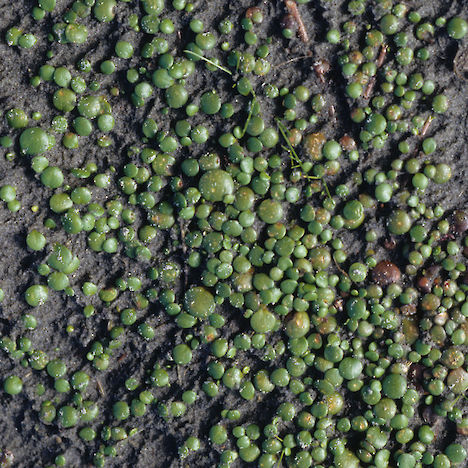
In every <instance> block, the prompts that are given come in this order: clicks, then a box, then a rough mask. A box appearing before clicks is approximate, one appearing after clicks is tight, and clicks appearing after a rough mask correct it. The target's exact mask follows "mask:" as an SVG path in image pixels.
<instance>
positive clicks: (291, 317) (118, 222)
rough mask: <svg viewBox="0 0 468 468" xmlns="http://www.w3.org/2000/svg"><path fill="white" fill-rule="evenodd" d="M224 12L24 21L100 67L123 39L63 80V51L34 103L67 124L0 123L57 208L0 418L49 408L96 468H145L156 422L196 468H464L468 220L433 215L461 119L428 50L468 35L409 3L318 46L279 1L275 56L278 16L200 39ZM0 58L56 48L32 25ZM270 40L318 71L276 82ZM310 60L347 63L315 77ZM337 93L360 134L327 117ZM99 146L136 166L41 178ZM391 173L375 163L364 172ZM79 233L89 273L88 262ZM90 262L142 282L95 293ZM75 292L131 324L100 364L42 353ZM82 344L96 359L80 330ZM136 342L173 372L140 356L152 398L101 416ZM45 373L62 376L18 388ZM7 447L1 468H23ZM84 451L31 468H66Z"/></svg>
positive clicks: (180, 2)
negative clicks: (126, 125)
mask: <svg viewBox="0 0 468 468" xmlns="http://www.w3.org/2000/svg"><path fill="white" fill-rule="evenodd" d="M206 3H207V4H208V6H207V5H205V2H199V1H194V2H193V3H191V2H190V1H186V0H173V1H169V0H142V1H141V6H139V5H136V4H135V2H128V3H127V0H122V1H120V2H117V1H116V0H76V1H74V2H72V3H71V4H70V7H69V8H68V9H65V10H64V12H63V14H62V15H54V11H55V9H56V5H55V0H37V5H36V6H34V7H33V8H32V11H31V15H32V17H33V18H34V20H35V21H37V25H38V27H42V26H41V25H43V24H45V23H44V21H45V19H47V18H49V21H50V18H53V27H52V29H51V31H50V32H49V35H48V41H50V44H51V45H54V47H64V48H66V47H79V46H81V45H83V46H84V47H85V46H86V41H87V40H88V34H89V32H88V28H87V27H86V25H85V24H88V25H93V27H94V28H97V29H96V30H98V27H99V25H100V24H106V23H111V22H117V21H120V20H121V18H124V19H125V21H127V22H128V24H121V25H120V26H121V27H122V28H123V30H125V28H126V30H127V31H128V34H124V35H123V36H122V37H121V38H120V39H119V40H118V41H116V42H115V44H113V46H112V48H111V50H110V52H109V54H110V55H109V56H108V57H107V58H106V59H105V60H103V61H100V62H93V61H92V59H90V58H88V57H87V56H86V54H84V55H83V56H82V58H80V59H79V60H78V62H77V63H66V64H57V63H56V62H55V61H54V53H53V52H52V48H51V49H50V50H49V52H47V54H46V57H45V59H46V60H45V61H44V63H43V64H42V65H41V66H40V67H39V68H38V69H37V70H33V72H32V74H31V76H30V84H31V86H32V87H34V88H35V89H37V92H46V91H45V90H47V92H49V94H50V96H49V102H50V106H51V109H53V115H54V116H53V118H52V119H51V120H50V119H49V120H47V119H45V118H44V117H43V116H42V114H41V112H40V111H37V110H35V111H34V110H26V109H25V108H26V107H27V105H26V103H21V102H20V101H18V107H16V108H12V109H2V118H3V119H4V120H5V122H6V124H7V126H8V128H9V130H8V131H7V132H5V133H4V134H3V135H0V144H1V147H2V148H3V155H4V157H5V159H6V161H7V164H11V165H12V166H11V167H12V168H14V167H15V166H14V164H20V165H23V166H25V167H26V168H27V169H28V171H29V172H28V173H29V174H30V175H31V177H33V178H36V179H37V183H39V184H41V185H43V186H44V187H45V188H47V189H48V190H47V194H48V197H49V198H48V200H47V206H48V208H47V213H46V214H45V215H44V222H43V226H42V228H41V229H29V230H28V233H27V235H26V236H25V238H24V240H23V244H24V248H25V249H27V250H28V251H29V252H36V253H37V256H35V257H34V258H36V259H38V260H37V262H36V263H34V264H33V265H31V269H32V270H34V272H35V276H34V277H35V281H34V282H33V283H31V284H25V285H24V291H25V292H24V296H23V297H21V298H18V300H21V301H23V302H24V306H25V307H24V308H25V313H24V314H23V315H22V317H21V320H20V321H19V322H15V323H16V325H15V327H10V328H8V327H4V328H3V332H4V334H3V336H1V337H0V347H1V350H2V351H1V352H2V353H3V358H2V359H8V358H9V359H11V362H12V367H11V368H12V371H11V373H10V374H8V375H2V376H1V378H2V381H3V390H4V392H3V395H2V396H1V399H2V402H7V406H6V408H8V402H9V401H10V400H11V399H14V398H18V395H20V394H23V393H24V387H25V386H27V385H32V386H34V392H33V394H34V399H35V400H36V401H38V402H39V405H36V407H38V408H40V409H39V411H38V412H37V416H36V418H37V421H38V422H40V424H45V425H54V426H57V427H58V428H59V429H60V433H61V432H62V431H63V433H64V434H70V433H71V432H75V433H76V434H77V436H78V437H79V438H80V439H81V440H82V441H83V442H84V443H85V444H86V446H87V449H86V450H85V451H83V453H82V457H83V464H82V465H81V466H85V464H86V463H89V462H91V463H94V465H95V466H97V467H102V466H104V465H105V464H106V461H107V462H112V463H111V465H112V466H136V465H135V464H134V462H132V460H131V459H125V458H122V457H121V456H120V455H119V453H120V452H121V449H124V447H123V446H124V445H125V444H126V443H127V442H126V440H127V439H130V438H135V439H136V440H137V441H138V442H137V445H139V446H140V447H144V444H145V437H146V436H145V437H142V434H148V433H151V430H152V429H151V427H152V421H154V420H156V419H157V420H160V421H164V424H165V427H166V432H167V433H168V434H172V435H171V437H173V438H174V439H175V441H176V444H177V447H178V448H177V450H174V451H173V453H171V452H169V448H168V449H167V450H168V452H167V453H165V454H164V457H165V459H166V460H172V461H173V462H174V463H176V464H177V463H180V466H200V467H201V466H216V465H217V466H218V467H219V468H226V467H229V466H233V467H234V466H247V465H249V464H252V466H258V467H262V468H268V467H269V468H275V467H281V466H288V467H291V468H293V467H294V468H308V467H315V468H325V467H332V466H333V467H335V468H357V467H360V466H362V467H364V466H370V467H375V468H385V467H398V468H422V467H425V466H428V467H434V468H449V467H462V466H466V465H465V463H466V456H467V452H466V436H467V435H468V414H466V408H467V405H466V403H465V400H466V398H467V397H466V392H467V390H468V371H467V365H468V361H467V359H466V355H467V350H468V347H467V345H468V298H467V294H468V271H467V270H466V258H467V257H468V211H464V210H463V207H455V208H454V207H453V205H451V210H450V211H445V208H444V201H443V200H442V201H441V202H440V203H431V194H434V193H437V192H438V191H440V190H446V189H445V188H444V185H442V184H447V183H450V181H451V178H452V177H453V176H454V174H452V169H451V167H450V164H448V163H447V160H446V159H444V158H443V154H444V148H441V147H440V142H439V141H438V135H437V132H436V131H435V129H437V128H440V126H441V122H443V119H444V118H445V115H446V113H447V112H448V111H449V109H450V106H451V103H450V100H449V98H448V97H447V94H446V90H444V89H443V88H441V86H440V85H439V83H438V82H437V80H433V79H429V78H428V77H426V76H425V70H426V66H425V62H426V61H427V60H429V59H431V57H432V55H433V54H437V53H439V52H440V51H438V49H437V42H436V41H435V38H438V37H445V38H448V41H449V43H450V44H454V43H458V44H459V46H460V47H462V45H463V41H464V40H466V37H468V35H467V33H468V24H467V22H466V21H465V19H463V17H462V16H452V17H447V18H445V17H436V18H429V17H424V16H423V15H422V14H420V13H419V12H418V10H413V9H411V8H410V7H408V6H407V5H406V3H407V2H403V3H396V2H392V0H377V1H375V2H368V1H366V0H351V1H349V2H345V3H344V8H345V11H344V13H343V18H344V19H345V21H343V22H342V23H341V24H335V25H332V26H333V27H332V26H330V27H329V29H328V31H326V32H325V34H324V35H321V34H320V33H317V29H314V31H315V32H316V37H314V33H313V32H312V31H311V30H310V27H309V28H308V24H309V23H308V21H306V20H303V17H306V16H307V15H306V12H307V11H308V9H309V10H310V9H311V8H316V9H318V10H319V11H321V12H322V13H323V12H326V10H327V8H331V6H330V5H331V4H330V2H328V1H327V0H322V1H321V2H317V4H318V5H315V6H312V2H309V0H301V1H300V0H297V1H296V2H294V1H292V0H288V1H284V2H283V1H279V0H278V2H277V3H278V11H280V12H281V16H280V17H276V18H271V17H268V21H272V22H273V23H274V28H273V29H274V31H275V33H274V34H272V35H270V36H267V35H266V33H265V29H264V28H263V27H261V26H262V23H264V22H265V21H267V16H266V12H267V11H269V10H267V9H266V7H265V5H264V3H262V2H260V4H259V5H258V6H255V5H253V6H251V7H250V8H248V9H246V10H243V11H241V12H239V11H235V10H233V13H231V15H230V16H227V17H224V18H222V19H221V20H220V21H219V23H217V24H204V23H203V21H202V20H201V19H200V17H201V14H202V12H203V9H204V8H210V7H209V2H206ZM12 8H13V6H12ZM123 11H125V12H126V14H125V15H123V14H120V13H122V12H123ZM129 12H130V13H129ZM51 15H54V16H51ZM174 15H176V16H177V15H179V16H180V17H181V18H183V21H182V24H183V28H184V29H183V33H182V34H181V31H180V30H179V29H178V27H177V24H178V23H177V22H176V21H172V20H171V18H174V17H175V16H174ZM369 15H370V16H369ZM369 18H372V20H371V21H370V22H369V23H368V21H369ZM309 26H310V24H309ZM308 29H309V30H308ZM269 31H271V28H269ZM134 38H138V39H134ZM239 38H241V39H239ZM103 39H105V38H103ZM4 40H5V42H6V43H7V44H8V45H9V46H10V47H12V48H18V51H19V53H21V49H30V48H35V47H37V46H38V40H37V38H36V37H35V36H34V34H32V33H31V32H28V31H22V30H21V28H20V27H19V26H18V27H17V26H13V25H12V26H11V27H10V28H9V29H8V30H7V32H6V35H5V38H4ZM278 43H279V44H281V45H282V46H281V47H282V48H283V49H284V48H286V47H288V46H289V45H291V44H296V46H297V47H303V49H304V48H305V49H304V50H307V51H309V53H308V55H307V54H306V55H296V56H294V55H293V56H291V55H289V56H287V57H286V60H284V61H282V59H280V58H279V57H274V54H273V53H272V50H273V51H274V50H277V49H276V48H275V45H277V44H278ZM314 43H322V44H323V43H325V44H327V47H328V50H329V56H328V57H317V56H314ZM356 44H359V47H356ZM280 62H281V63H280ZM288 67H290V68H291V69H295V68H301V67H307V68H308V69H309V70H310V75H311V76H312V78H313V81H314V83H315V85H314V86H313V87H311V86H309V85H307V84H306V83H301V82H298V83H294V82H291V83H285V82H282V83H279V84H278V83H277V82H275V76H276V72H277V71H279V70H284V69H287V68H288ZM200 74H203V75H204V76H205V77H206V79H205V81H204V84H203V85H201V84H200V82H199V81H195V80H194V79H193V78H194V76H195V75H200ZM102 83H104V84H102ZM309 83H310V80H309ZM331 83H333V84H331ZM289 86H290V87H289ZM329 86H334V88H333V92H334V93H335V94H337V95H338V100H340V101H341V102H342V106H341V107H340V110H339V112H348V113H347V114H346V115H336V114H337V112H338V109H335V108H334V106H333V105H332V104H331V103H330V102H328V97H327V96H328V94H327V90H329ZM226 89H228V92H227V93H226ZM317 89H318V90H320V89H323V92H315V91H316V90H317ZM460 99H462V98H460ZM119 100H125V101H126V102H127V105H128V106H129V107H130V108H131V109H133V111H134V112H137V110H138V108H141V107H145V106H148V105H150V107H149V109H152V112H151V113H150V114H149V115H148V116H147V117H146V118H144V119H142V121H139V122H136V123H135V129H126V131H134V143H133V144H131V145H129V146H127V147H119V146H118V145H116V143H115V141H114V133H113V132H114V131H115V127H114V126H115V125H116V124H117V123H118V122H119V118H120V116H119V114H118V113H117V112H113V107H114V108H115V105H114V103H116V102H118V101H119ZM21 104H23V105H21ZM29 105H31V103H29ZM151 106H152V107H151ZM272 109H273V112H272ZM346 109H347V111H346ZM333 120H336V121H337V124H336V125H335V126H331V125H329V123H330V121H333ZM343 122H345V123H343ZM344 129H345V130H344ZM88 139H92V140H93V141H94V142H95V145H96V147H97V149H96V154H97V155H99V154H100V153H99V151H101V150H102V151H103V150H105V149H106V148H109V147H111V148H113V151H114V152H116V153H118V154H119V155H121V158H120V160H121V162H122V163H121V165H120V166H118V167H114V166H109V167H103V166H102V164H101V162H100V161H99V160H97V159H94V156H93V155H91V154H90V155H88V157H85V158H84V159H83V160H84V164H83V165H82V166H81V167H76V168H71V169H69V168H66V167H59V166H56V165H53V164H52V163H50V162H49V158H48V153H49V152H51V151H54V150H56V149H57V148H60V147H61V148H62V151H64V152H66V151H72V152H80V148H81V146H80V145H82V142H84V141H87V140H88ZM373 153H377V154H379V155H381V157H380V159H379V161H380V162H379V164H378V165H376V164H371V165H366V161H365V160H366V158H368V157H369V155H372V154H373ZM464 157H465V158H466V154H465V155H464ZM18 161H21V162H20V163H19V162H18ZM374 161H375V160H374ZM443 161H445V162H443ZM23 189H24V190H25V188H24V187H21V186H17V187H15V186H13V185H11V184H3V185H2V184H0V199H1V200H2V201H3V202H4V203H3V204H2V205H1V207H0V209H1V210H3V211H4V212H6V211H7V210H9V211H10V212H11V215H9V216H17V215H18V213H21V211H22V210H23V211H26V210H31V211H32V212H33V213H37V214H38V215H39V214H40V213H39V212H40V210H41V209H42V208H39V205H33V206H22V203H21V199H22V190H23ZM96 193H108V196H107V197H106V199H107V201H105V202H104V203H102V202H100V201H99V200H102V199H103V198H102V197H100V198H99V199H96ZM426 194H429V196H427V195H426ZM465 198H466V197H465ZM456 208H459V209H456ZM57 232H65V233H66V239H67V241H66V242H56V241H55V240H54V236H55V233H57ZM75 236H83V238H85V239H86V242H87V250H86V251H85V252H78V253H77V252H74V251H73V250H74V249H73V245H74V239H75V238H76V237H75ZM95 255H99V256H102V257H103V258H105V257H110V256H115V255H117V256H123V257H128V260H127V261H129V262H131V263H132V264H136V265H140V266H143V267H144V271H146V274H145V275H142V276H138V275H133V274H130V273H129V274H123V275H121V276H119V277H118V278H117V279H116V280H112V281H111V282H110V283H107V284H102V283H100V282H99V283H98V284H96V283H95V282H93V279H92V278H93V272H91V271H89V272H86V271H83V267H82V266H80V263H81V262H82V260H83V256H91V257H92V256H95ZM80 257H81V258H80ZM142 271H143V270H142ZM108 277H109V278H114V277H115V273H114V274H113V273H112V272H108ZM78 278H88V279H87V280H83V281H81V280H78ZM1 286H2V285H1V279H0V288H1ZM124 293H125V295H126V296H125V300H124V301H123V302H122V301H120V302H119V299H120V296H121V295H123V294H124ZM4 295H5V293H4V292H3V291H2V290H1V289H0V299H2V300H3V299H4ZM59 295H65V296H68V297H69V298H71V299H72V300H75V305H76V309H77V310H78V309H79V310H80V316H81V318H80V321H81V322H80V321H78V322H76V323H83V324H84V323H85V322H86V320H90V319H91V317H93V319H96V316H99V314H100V313H101V312H102V311H103V310H104V309H107V310H112V311H113V312H114V315H115V320H114V321H113V322H109V323H108V324H107V326H106V330H107V332H105V333H100V334H97V336H96V339H95V340H94V341H92V342H91V343H89V344H87V345H86V346H83V350H82V351H83V355H85V356H86V360H87V361H89V365H87V366H86V367H83V368H80V367H73V368H70V367H69V366H68V365H67V356H66V355H61V354H60V350H53V349H39V348H37V347H36V346H35V343H34V341H33V340H32V339H31V338H30V335H29V332H30V331H32V330H36V329H40V327H41V318H40V316H41V313H40V311H41V309H45V308H47V307H52V308H53V307H54V305H53V302H52V301H51V299H52V298H53V297H58V296H59ZM125 301H126V303H125ZM117 302H118V304H119V305H118V306H117V305H115V304H116V303H117ZM122 303H125V306H124V307H123V306H122V305H121V304H122ZM51 304H52V305H51ZM0 310H1V308H0ZM7 312H8V311H6V310H3V311H2V314H3V316H7V315H8V313H7ZM18 327H19V328H18ZM161 327H165V328H164V330H166V331H165V332H164V334H163V336H161ZM167 330H172V332H171V333H167ZM64 332H65V337H64V340H67V339H68V336H71V337H78V339H79V334H80V330H79V326H76V325H75V326H73V325H70V324H64ZM128 340H131V341H132V342H133V343H136V346H138V345H139V344H140V346H141V345H142V344H143V343H147V344H148V346H147V347H146V348H143V347H142V349H148V350H150V349H151V350H155V349H158V347H159V348H160V347H161V343H164V349H168V350H169V351H168V352H167V353H166V352H162V351H161V353H160V354H159V355H158V354H156V356H157V358H156V360H154V356H155V354H154V353H153V352H149V353H148V356H145V354H144V353H143V352H141V353H140V354H139V355H138V356H137V359H140V360H143V362H144V363H145V366H146V373H145V374H144V375H143V376H134V375H131V374H129V375H127V374H125V373H126V372H128V369H130V366H128V367H127V366H126V365H122V368H121V369H120V372H121V375H122V376H123V377H124V379H122V382H124V384H123V385H122V388H121V389H120V391H117V390H116V389H115V388H114V389H113V390H112V392H111V393H109V392H108V391H106V388H105V387H103V384H102V383H101V382H102V381H104V380H105V375H106V371H108V369H111V368H112V369H116V368H118V366H119V361H120V359H122V353H121V351H120V349H121V348H122V346H123V345H124V344H125V342H126V341H128ZM167 340H172V341H171V342H169V343H167ZM151 343H157V344H156V345H154V346H153V347H151V346H152V345H151ZM7 356H8V358H7ZM124 357H125V356H124ZM184 369H192V370H191V371H190V372H189V375H191V376H192V377H190V378H189V379H187V380H185V379H184V377H183V375H184V374H185V370H184ZM27 373H28V375H32V376H36V375H37V376H41V375H42V376H45V375H47V376H48V377H47V378H45V379H44V378H43V377H41V378H40V379H38V380H36V381H35V380H34V378H33V377H29V378H28V379H27V381H25V382H23V379H22V378H21V376H24V375H25V374H27ZM181 375H182V377H181ZM38 382H39V383H38ZM49 388H53V389H54V391H55V396H54V397H53V398H51V399H47V398H46V397H45V396H44V395H45V394H46V393H47V390H48V389H49ZM91 389H92V390H93V391H92V392H90V390H91ZM96 389H97V391H96ZM30 394H31V393H30ZM47 394H48V395H50V393H47ZM91 395H93V396H94V397H91ZM114 395H120V397H119V398H118V399H117V398H115V397H114ZM202 402H203V403H202ZM197 406H200V407H201V408H207V407H210V408H211V409H210V412H209V414H208V413H206V414H205V410H204V409H203V410H202V409H197ZM31 411H32V410H31ZM187 414H190V415H191V416H190V417H189V418H186V419H185V420H184V419H183V418H184V417H186V416H187ZM178 418H182V419H181V421H184V422H183V424H181V423H179V422H178V421H177V419H178ZM194 418H195V419H199V420H201V425H200V428H201V429H200V430H197V429H196V428H195V427H192V426H191V422H192V420H193V419H194ZM141 421H144V423H142V422H141ZM159 427H160V426H159ZM171 427H174V428H177V430H176V431H175V432H171V431H172V429H171ZM163 436H164V434H163V435H162V437H163ZM442 436H443V437H444V438H443V439H441V437H442ZM69 437H70V436H69ZM138 437H140V439H138ZM68 440H72V439H68ZM1 444H2V443H1V442H0V466H1V467H8V466H16V465H15V462H14V455H15V453H14V452H10V451H9V447H2V445H1ZM67 448H68V447H67V446H66V445H65V446H64V447H63V452H62V453H57V454H54V455H51V459H50V460H32V461H31V465H30V466H32V465H33V464H34V466H44V467H53V466H67V464H68V463H67ZM159 450H164V446H161V447H160V448H159ZM178 458H179V459H180V462H175V461H174V460H177V459H178ZM163 459H164V458H163ZM206 460H208V461H206ZM213 460H216V461H213ZM168 463H169V462H168ZM73 466H75V465H73ZM154 466H158V465H157V464H156V465H154ZM171 466H176V465H171ZM249 466H250V465H249Z"/></svg>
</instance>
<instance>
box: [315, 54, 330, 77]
mask: <svg viewBox="0 0 468 468" xmlns="http://www.w3.org/2000/svg"><path fill="white" fill-rule="evenodd" d="M313 68H314V72H315V73H316V75H317V76H318V78H319V80H320V82H321V83H325V76H324V75H325V74H326V73H328V72H329V71H330V62H328V60H325V59H318V60H316V61H315V62H314V64H313Z"/></svg>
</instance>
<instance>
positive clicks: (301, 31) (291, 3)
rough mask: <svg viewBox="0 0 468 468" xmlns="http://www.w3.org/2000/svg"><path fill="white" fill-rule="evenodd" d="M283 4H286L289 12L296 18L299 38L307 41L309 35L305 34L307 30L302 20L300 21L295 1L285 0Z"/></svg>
mask: <svg viewBox="0 0 468 468" xmlns="http://www.w3.org/2000/svg"><path fill="white" fill-rule="evenodd" d="M284 4H285V5H286V8H287V9H288V11H289V13H290V14H291V15H292V16H293V17H294V19H295V20H296V23H297V29H298V32H299V37H300V38H301V40H302V42H309V36H308V35H307V30H306V28H305V25H304V22H303V21H302V18H301V15H300V13H299V10H298V9H297V4H296V2H295V1H294V0H285V1H284Z"/></svg>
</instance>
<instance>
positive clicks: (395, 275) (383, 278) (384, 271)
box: [372, 260, 401, 286]
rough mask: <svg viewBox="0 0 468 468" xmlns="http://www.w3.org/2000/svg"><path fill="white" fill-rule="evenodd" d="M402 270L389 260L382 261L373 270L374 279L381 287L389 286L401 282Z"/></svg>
mask: <svg viewBox="0 0 468 468" xmlns="http://www.w3.org/2000/svg"><path fill="white" fill-rule="evenodd" d="M400 278H401V272H400V269H399V268H398V267H397V266H396V265H395V264H394V263H392V262H389V261H388V260H382V261H380V262H379V263H377V265H376V266H375V267H374V269H373V270H372V279H373V280H374V281H375V282H376V283H377V284H378V285H380V286H387V285H389V284H392V283H397V282H398V281H400Z"/></svg>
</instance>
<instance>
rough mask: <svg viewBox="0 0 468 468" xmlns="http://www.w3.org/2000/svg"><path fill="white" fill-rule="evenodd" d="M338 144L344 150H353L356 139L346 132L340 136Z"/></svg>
mask: <svg viewBox="0 0 468 468" xmlns="http://www.w3.org/2000/svg"><path fill="white" fill-rule="evenodd" d="M340 145H341V146H342V147H343V149H344V150H345V151H353V150H355V149H356V141H355V140H354V138H352V137H350V136H349V135H348V134H346V133H345V134H344V135H343V136H342V137H341V138H340Z"/></svg>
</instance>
